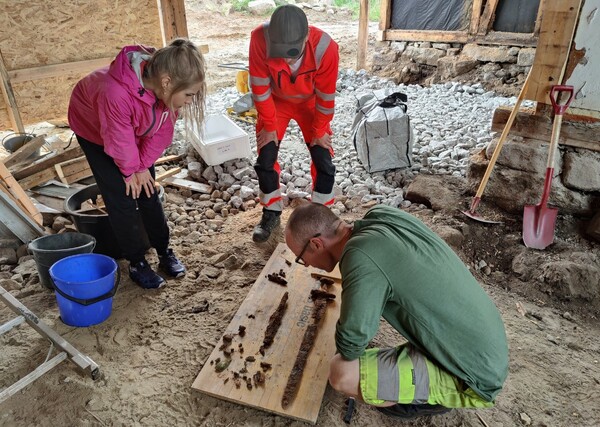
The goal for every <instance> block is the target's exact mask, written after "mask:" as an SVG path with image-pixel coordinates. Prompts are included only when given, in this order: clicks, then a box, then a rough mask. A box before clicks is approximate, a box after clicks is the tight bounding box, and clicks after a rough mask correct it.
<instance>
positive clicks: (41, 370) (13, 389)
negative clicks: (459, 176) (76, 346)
mask: <svg viewBox="0 0 600 427" xmlns="http://www.w3.org/2000/svg"><path fill="white" fill-rule="evenodd" d="M66 358H67V353H65V352H64V351H63V352H62V353H59V354H57V355H56V356H54V357H53V358H52V359H50V360H48V361H47V362H45V363H42V364H41V365H40V366H38V367H37V368H36V369H35V370H34V371H31V372H30V373H29V374H27V375H26V376H24V377H23V378H21V379H20V380H19V381H17V382H16V383H14V384H13V385H11V386H10V387H8V388H6V389H4V390H2V391H1V392H0V403H2V402H4V401H5V400H6V399H8V398H9V397H10V396H12V395H13V394H15V393H18V392H19V391H21V390H22V389H23V388H25V387H27V386H28V385H29V384H31V383H32V382H34V381H35V380H37V379H38V378H39V377H41V376H42V375H44V374H45V373H46V372H48V371H49V370H50V369H52V368H54V367H55V366H57V365H58V364H59V363H61V362H62V361H64V360H65V359H66Z"/></svg>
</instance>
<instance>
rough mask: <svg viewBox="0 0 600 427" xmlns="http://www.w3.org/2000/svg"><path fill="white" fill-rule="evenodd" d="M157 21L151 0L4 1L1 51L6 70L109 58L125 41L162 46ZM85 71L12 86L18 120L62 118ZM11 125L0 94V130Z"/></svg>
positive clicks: (0, 31) (156, 11)
mask: <svg viewBox="0 0 600 427" xmlns="http://www.w3.org/2000/svg"><path fill="white" fill-rule="evenodd" d="M160 25H161V24H160V19H159V15H158V6H157V1H156V0H135V1H134V0H97V1H90V2H88V1H79V0H60V1H58V0H45V1H43V2H41V1H39V2H30V1H24V0H12V1H3V2H2V13H0V50H2V55H3V56H4V62H5V65H6V68H7V70H9V71H12V70H17V69H27V68H35V67H41V66H45V65H52V64H62V63H70V62H76V61H85V60H90V59H98V58H106V57H114V56H115V55H116V54H117V52H118V50H119V48H120V47H122V46H124V45H127V44H135V43H141V44H145V45H149V46H156V47H160V46H162V36H161V26H160ZM85 74H86V73H74V74H72V75H70V76H68V77H57V78H47V79H40V80H35V81H30V82H23V83H18V84H13V89H14V92H15V97H16V99H17V105H18V107H19V111H20V113H21V118H22V120H23V122H24V123H25V124H28V123H35V122H38V121H42V120H50V119H55V118H60V117H65V116H66V113H67V105H68V99H69V96H70V93H71V90H72V88H73V86H74V84H75V83H76V82H77V81H78V80H79V79H80V78H81V77H83V75H85ZM10 127H11V125H10V121H9V120H8V115H7V113H6V105H5V103H4V100H3V99H1V98H0V129H6V128H10Z"/></svg>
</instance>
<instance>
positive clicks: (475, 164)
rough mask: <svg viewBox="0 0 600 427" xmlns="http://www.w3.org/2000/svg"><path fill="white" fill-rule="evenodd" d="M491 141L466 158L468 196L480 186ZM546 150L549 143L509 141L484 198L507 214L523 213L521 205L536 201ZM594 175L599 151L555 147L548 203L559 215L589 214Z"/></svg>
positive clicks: (597, 201) (598, 198) (596, 194)
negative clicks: (556, 149) (555, 152)
mask: <svg viewBox="0 0 600 427" xmlns="http://www.w3.org/2000/svg"><path fill="white" fill-rule="evenodd" d="M496 143H497V139H496V140H495V141H493V142H492V143H491V144H490V145H489V146H488V147H487V149H486V150H483V151H481V152H479V153H477V154H475V155H473V156H472V157H471V163H470V165H469V169H468V172H467V177H468V179H469V187H470V188H471V190H472V191H473V192H475V190H476V189H477V186H478V185H479V183H480V182H481V178H482V177H483V174H484V172H485V169H486V167H487V165H488V162H489V159H490V158H491V156H492V153H493V150H494V148H495V146H496ZM548 148H549V142H548V141H539V140H535V139H531V138H523V137H519V136H515V137H509V138H508V139H507V141H506V142H505V144H504V146H503V147H502V151H501V152H500V155H499V156H498V160H497V163H496V166H495V167H494V171H493V172H492V175H491V176H490V180H489V182H488V185H487V187H486V189H485V193H484V195H483V198H485V199H486V200H488V201H493V202H494V203H495V204H497V205H498V206H499V207H501V208H502V209H504V210H506V211H508V212H512V213H522V212H523V206H524V205H535V204H538V203H540V200H541V195H542V189H543V185H544V178H545V173H546V159H547V157H548ZM598 171H600V153H598V152H595V151H591V150H587V149H583V148H574V147H566V146H559V149H558V152H557V156H556V162H555V166H554V179H553V181H552V191H551V194H550V200H549V204H550V205H552V206H554V207H557V208H558V209H559V211H560V213H564V214H572V215H577V216H583V217H590V216H592V215H593V214H594V212H596V211H598V209H600V174H598Z"/></svg>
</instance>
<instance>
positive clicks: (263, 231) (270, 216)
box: [252, 210, 281, 243]
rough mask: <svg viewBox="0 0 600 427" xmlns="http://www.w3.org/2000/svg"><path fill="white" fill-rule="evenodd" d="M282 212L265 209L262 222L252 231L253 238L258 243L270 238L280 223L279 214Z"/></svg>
mask: <svg viewBox="0 0 600 427" xmlns="http://www.w3.org/2000/svg"><path fill="white" fill-rule="evenodd" d="M280 215H281V212H276V211H268V210H266V211H263V214H262V218H261V220H260V224H258V225H257V226H256V227H254V231H253V232H252V240H254V241H255V242H256V243H262V242H266V241H267V240H269V237H270V236H271V233H272V232H273V230H274V229H275V227H277V226H278V225H279V223H280V220H279V216H280Z"/></svg>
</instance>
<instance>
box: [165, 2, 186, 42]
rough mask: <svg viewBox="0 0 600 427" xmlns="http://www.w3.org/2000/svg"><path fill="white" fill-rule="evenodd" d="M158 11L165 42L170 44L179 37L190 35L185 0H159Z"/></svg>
mask: <svg viewBox="0 0 600 427" xmlns="http://www.w3.org/2000/svg"><path fill="white" fill-rule="evenodd" d="M158 3H159V8H158V12H159V15H160V18H161V23H162V34H163V43H164V45H165V46H166V45H168V44H169V43H170V42H171V40H173V39H175V38H177V37H185V38H187V37H188V28H187V20H186V17H185V1H184V0H159V2H158Z"/></svg>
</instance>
